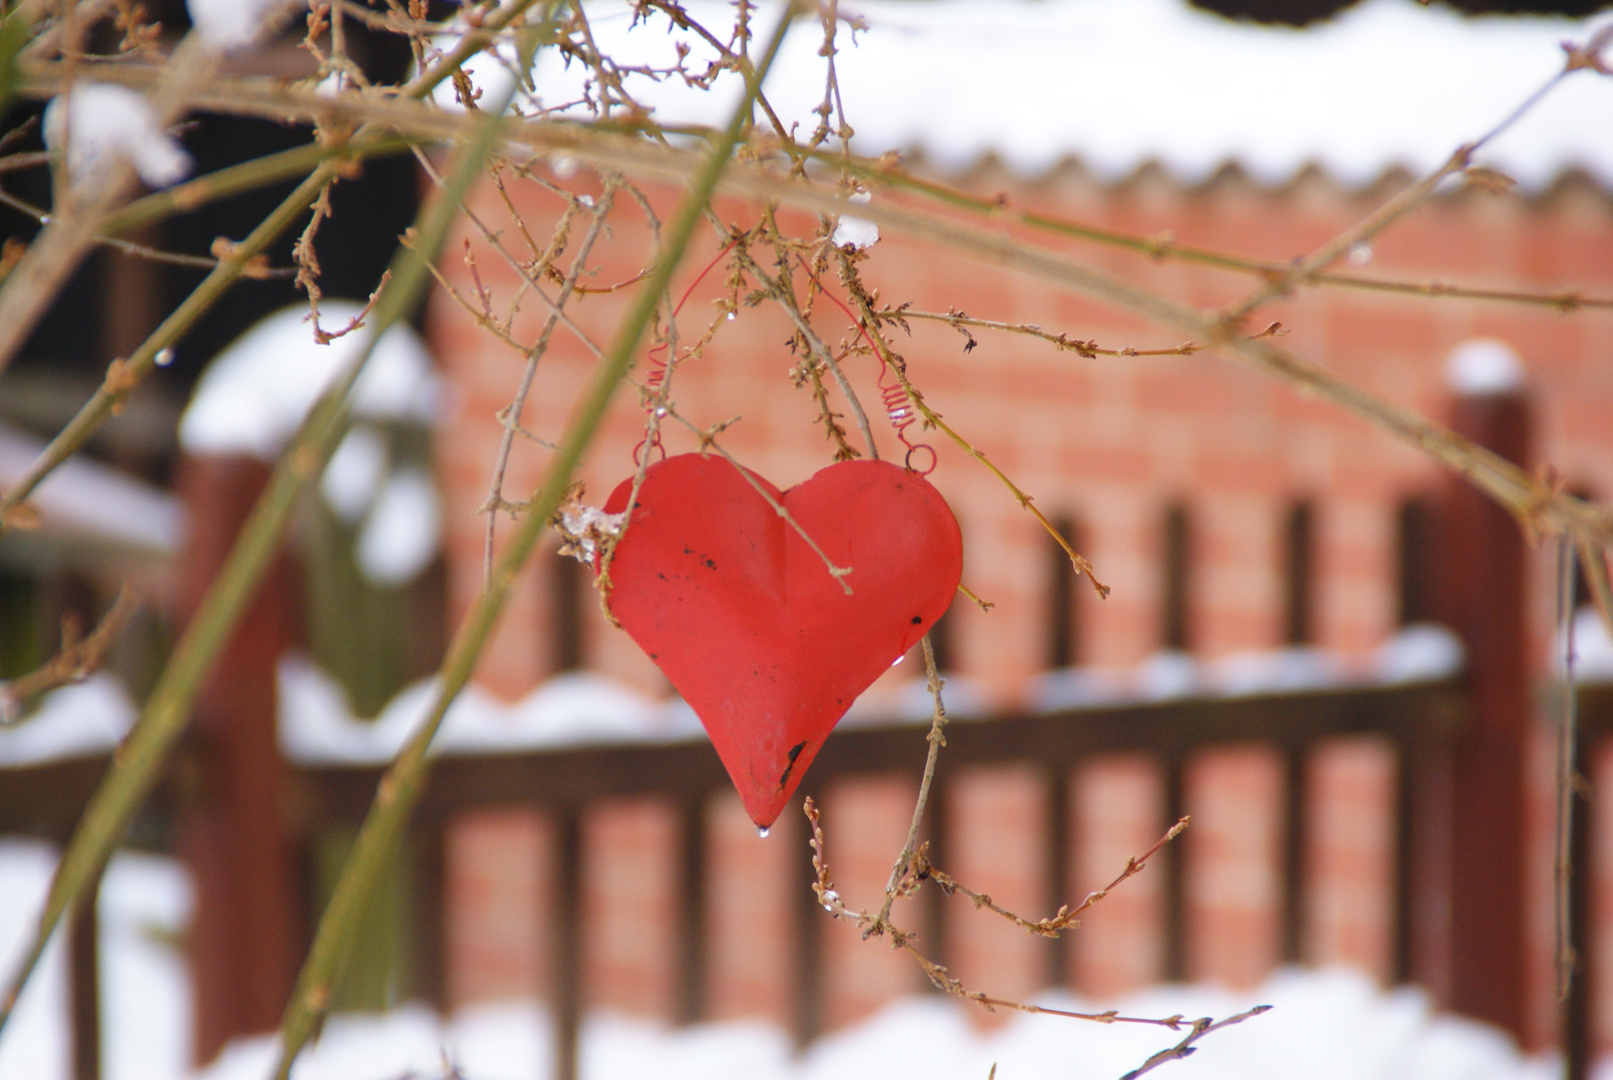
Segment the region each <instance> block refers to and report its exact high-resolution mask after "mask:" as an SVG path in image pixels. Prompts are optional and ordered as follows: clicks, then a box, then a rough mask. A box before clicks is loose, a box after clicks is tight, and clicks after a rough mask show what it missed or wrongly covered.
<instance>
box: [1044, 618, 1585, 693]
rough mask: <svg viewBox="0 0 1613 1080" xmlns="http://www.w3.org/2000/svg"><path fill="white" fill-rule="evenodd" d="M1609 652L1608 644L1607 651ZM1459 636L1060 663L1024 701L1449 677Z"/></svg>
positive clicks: (1436, 632) (1431, 630) (1404, 635)
mask: <svg viewBox="0 0 1613 1080" xmlns="http://www.w3.org/2000/svg"><path fill="white" fill-rule="evenodd" d="M1610 653H1613V649H1610ZM1464 656H1465V652H1464V650H1463V648H1462V642H1461V639H1460V638H1458V637H1457V636H1456V635H1455V634H1454V633H1452V632H1451V631H1450V630H1448V629H1446V628H1445V627H1443V626H1434V625H1417V626H1408V627H1406V628H1405V629H1403V630H1401V631H1400V632H1399V633H1397V634H1395V635H1394V636H1393V637H1391V638H1389V639H1388V640H1386V641H1385V642H1384V643H1383V644H1382V645H1380V646H1379V647H1378V648H1377V649H1376V650H1374V651H1373V652H1372V653H1371V654H1369V655H1367V656H1365V657H1359V656H1350V655H1346V654H1344V653H1339V652H1334V651H1331V650H1327V649H1318V648H1311V647H1295V648H1286V649H1268V650H1256V651H1249V652H1238V653H1232V654H1231V655H1228V656H1223V657H1219V658H1217V659H1214V660H1201V659H1199V658H1198V657H1195V656H1193V655H1192V654H1190V653H1184V652H1176V651H1171V650H1166V651H1162V652H1157V653H1154V654H1153V655H1152V656H1149V657H1148V658H1147V659H1146V660H1144V661H1143V662H1142V663H1140V664H1137V665H1136V666H1134V667H1131V668H1092V667H1079V668H1065V669H1063V670H1059V671H1047V672H1043V673H1042V674H1040V675H1038V676H1036V677H1035V678H1034V679H1033V680H1031V683H1030V689H1029V692H1028V693H1027V695H1026V697H1027V701H1028V702H1029V704H1030V706H1031V708H1033V709H1036V710H1038V711H1041V712H1057V711H1060V710H1064V709H1085V708H1101V707H1103V706H1107V705H1121V704H1128V703H1132V702H1138V701H1167V700H1171V699H1175V698H1184V697H1241V696H1247V695H1253V694H1290V693H1298V692H1302V691H1309V690H1328V689H1342V688H1347V687H1361V686H1374V685H1385V686H1387V685H1398V684H1402V683H1411V682H1433V681H1437V680H1440V679H1448V678H1451V677H1452V676H1454V675H1456V674H1458V673H1459V672H1460V671H1461V670H1462V664H1463V662H1464ZM1609 664H1610V669H1613V655H1610V659H1609Z"/></svg>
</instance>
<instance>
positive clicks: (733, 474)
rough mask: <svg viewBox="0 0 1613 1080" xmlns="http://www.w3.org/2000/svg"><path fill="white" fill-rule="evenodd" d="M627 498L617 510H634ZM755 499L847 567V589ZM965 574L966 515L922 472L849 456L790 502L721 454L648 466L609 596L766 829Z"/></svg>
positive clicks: (613, 500)
mask: <svg viewBox="0 0 1613 1080" xmlns="http://www.w3.org/2000/svg"><path fill="white" fill-rule="evenodd" d="M747 472H748V470H747ZM752 481H754V485H753V483H752ZM632 486H633V485H632V481H631V480H624V481H623V482H622V483H621V484H620V485H618V486H617V488H616V490H615V491H614V492H612V493H611V497H610V499H609V500H608V501H607V502H606V504H605V511H606V512H607V513H613V514H615V513H621V512H622V511H623V510H625V509H626V508H627V499H628V495H629V493H630V492H631V490H632ZM758 487H760V488H761V489H762V491H765V492H767V494H768V496H770V497H771V498H772V499H773V500H774V501H775V502H777V503H778V504H780V505H782V506H783V507H784V508H785V509H786V510H787V511H788V512H789V515H790V517H791V518H793V519H794V520H795V522H796V523H797V524H799V525H800V526H801V529H803V530H805V532H806V533H807V535H808V536H810V537H811V538H812V539H813V541H814V542H815V543H816V544H817V545H818V547H819V548H821V549H822V551H823V554H824V555H826V556H827V557H828V558H829V559H830V560H831V561H833V562H834V564H835V565H836V566H839V567H850V568H851V572H850V573H849V574H847V575H846V576H845V579H844V580H845V582H846V584H847V585H849V586H850V587H851V592H850V594H847V592H846V591H845V589H843V588H842V587H841V585H840V583H839V581H837V580H836V579H835V578H834V577H833V576H832V575H831V574H830V573H829V569H828V567H827V566H825V565H824V561H823V558H822V557H820V556H819V555H818V553H817V552H815V551H813V550H812V548H811V547H810V546H809V545H808V544H807V543H806V541H805V540H803V539H802V537H801V534H800V532H799V531H797V530H796V529H795V528H794V527H792V526H791V524H790V523H789V522H788V521H786V520H784V518H782V517H781V516H780V515H779V514H778V513H777V512H776V511H775V510H774V508H773V507H772V506H771V505H769V504H768V501H767V499H766V498H764V497H763V496H762V495H761V494H760V492H758V490H757V488H758ZM962 573H963V540H962V536H961V534H960V533H959V530H958V522H957V519H956V518H955V517H953V515H952V510H951V508H950V507H948V506H947V504H946V500H945V499H943V498H942V497H941V493H940V492H938V491H936V490H935V488H934V487H932V486H931V485H930V483H929V482H928V481H926V480H925V479H924V478H923V477H921V476H919V475H918V474H917V473H913V472H910V471H908V470H906V469H903V468H901V467H900V466H897V465H893V464H891V463H889V462H883V461H846V462H841V463H839V464H836V465H831V466H829V467H828V468H826V469H823V470H821V471H820V472H818V473H817V474H816V475H814V476H813V477H812V478H811V479H809V480H807V481H806V482H804V483H802V484H799V485H797V486H796V487H793V488H791V489H790V490H788V491H785V492H780V491H779V490H778V488H776V487H774V486H773V485H772V484H770V483H768V482H767V481H766V480H764V479H762V478H761V477H760V476H757V475H756V474H755V473H750V479H749V480H747V479H746V476H745V475H743V474H742V473H741V472H740V470H739V469H738V468H737V467H736V466H734V465H732V464H730V463H729V462H728V461H727V460H725V459H723V458H720V457H706V456H702V455H700V454H682V455H678V456H676V457H670V458H667V459H666V460H664V461H661V462H658V463H656V464H655V465H652V466H650V468H649V469H648V470H647V471H646V473H645V477H644V483H643V485H642V486H641V487H640V488H639V493H638V500H637V502H635V503H634V506H633V513H632V516H631V517H630V518H629V519H628V524H627V528H626V531H625V532H623V534H622V538H621V540H620V542H619V543H618V544H617V546H616V554H615V556H614V559H613V561H612V562H611V590H610V594H609V598H608V601H607V602H608V604H609V607H610V610H611V614H613V615H614V616H615V617H616V619H617V621H618V622H620V623H621V625H622V628H623V629H625V630H626V631H627V633H628V635H629V636H631V637H632V639H633V640H634V641H635V642H637V643H638V645H639V647H640V648H642V649H643V650H644V651H645V652H646V653H648V654H649V657H650V659H651V660H653V661H654V662H655V663H656V665H657V666H658V667H659V668H660V669H661V670H662V671H663V672H664V673H665V674H666V677H667V678H668V679H670V680H671V682H672V685H673V686H674V687H676V688H677V690H678V693H680V694H682V695H683V699H684V700H685V701H687V702H688V703H689V705H690V707H691V708H693V709H694V711H695V714H696V715H697V716H699V717H700V722H701V723H702V724H704V725H705V728H706V732H707V734H708V735H710V736H711V742H712V745H713V746H715V747H716V749H717V755H718V756H719V757H720V758H721V759H722V763H723V765H724V767H725V768H727V770H728V775H729V776H730V777H731V778H732V779H733V781H734V786H735V787H736V788H738V789H739V795H740V798H741V799H742V800H743V801H744V804H745V809H746V811H747V812H748V813H749V814H750V816H751V820H753V821H754V822H756V824H757V826H759V827H761V828H767V827H768V826H770V825H772V824H773V822H774V820H775V819H777V817H778V815H779V813H780V811H782V810H783V808H784V804H785V803H786V802H787V801H788V800H789V798H790V796H791V795H792V794H793V793H794V791H795V789H796V786H797V785H799V784H800V782H801V777H802V775H803V774H804V773H805V772H806V770H807V766H809V765H810V764H811V763H812V759H813V758H814V757H816V756H817V753H818V749H819V747H821V746H822V745H823V741H824V739H826V738H827V737H828V735H829V732H830V731H831V730H832V729H833V728H834V726H835V724H837V723H838V722H839V721H840V718H841V717H842V716H844V715H845V712H846V710H847V709H848V708H849V707H850V706H851V703H852V701H853V700H855V699H856V697H857V695H858V694H860V693H862V692H863V691H864V690H866V689H867V688H868V686H869V684H871V683H872V682H873V681H874V680H875V679H877V678H878V677H879V676H880V674H882V673H883V672H884V671H886V670H888V669H889V668H890V667H891V665H892V664H894V663H895V662H896V661H897V660H898V659H900V658H901V656H902V655H903V654H904V653H906V652H907V650H908V649H910V648H912V647H913V645H914V644H915V643H916V642H917V641H918V640H919V638H921V637H923V636H924V633H925V632H926V631H927V630H929V628H930V627H931V626H933V625H934V624H935V621H936V620H937V619H939V618H940V617H941V616H942V615H943V614H944V613H945V612H946V610H947V607H948V605H950V604H951V602H952V597H953V594H954V593H955V592H956V591H957V587H958V581H959V578H960V577H961V576H962Z"/></svg>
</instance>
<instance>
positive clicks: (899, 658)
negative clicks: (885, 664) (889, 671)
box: [891, 653, 907, 667]
mask: <svg viewBox="0 0 1613 1080" xmlns="http://www.w3.org/2000/svg"><path fill="white" fill-rule="evenodd" d="M906 659H907V654H906V653H903V654H902V655H901V656H898V657H897V658H896V659H895V660H894V661H893V662H892V663H891V667H895V666H896V665H897V664H900V663H901V662H902V661H903V660H906Z"/></svg>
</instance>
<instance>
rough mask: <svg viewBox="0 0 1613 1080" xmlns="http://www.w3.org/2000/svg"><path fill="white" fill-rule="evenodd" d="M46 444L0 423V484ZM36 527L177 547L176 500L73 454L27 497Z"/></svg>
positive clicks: (159, 550) (131, 544)
mask: <svg viewBox="0 0 1613 1080" xmlns="http://www.w3.org/2000/svg"><path fill="white" fill-rule="evenodd" d="M44 449H45V444H44V442H43V441H41V440H39V439H36V438H34V437H33V436H31V435H24V434H23V433H22V432H20V431H17V430H15V429H14V428H11V427H7V426H6V425H4V424H0V486H3V487H7V488H9V487H11V485H12V484H14V483H16V481H17V480H19V479H20V478H21V477H22V475H23V473H24V472H26V471H27V470H28V468H29V467H30V466H31V465H33V463H34V461H35V460H36V459H37V458H38V457H39V455H40V453H41V452H43V451H44ZM28 502H29V503H30V504H31V505H32V506H34V507H35V508H37V509H38V510H39V513H40V518H41V526H40V527H41V531H44V532H47V533H48V532H54V531H57V530H60V531H62V532H66V533H78V534H81V535H85V536H88V537H91V538H94V539H97V540H102V541H110V542H112V543H114V544H118V545H121V546H124V547H128V548H132V549H135V550H137V551H140V552H144V553H147V554H153V555H170V554H172V553H173V552H174V551H176V550H177V549H178V547H179V534H180V529H181V526H182V524H183V521H184V513H183V510H182V508H181V507H180V504H179V502H178V500H176V499H174V498H173V497H172V496H170V495H167V494H165V493H164V492H162V491H160V490H159V489H157V488H155V487H152V486H151V485H150V484H147V483H145V482H143V481H140V480H136V479H135V478H134V477H132V476H126V475H124V474H123V473H120V472H118V471H117V470H116V469H110V468H107V467H106V466H105V465H101V464H99V463H97V462H95V461H92V460H90V459H89V458H86V457H84V456H83V455H77V454H76V455H74V456H73V457H70V458H68V459H67V460H66V461H65V462H63V463H62V464H61V465H58V466H57V467H56V469H55V470H54V471H53V472H52V473H51V474H50V475H49V476H47V477H46V478H45V479H44V481H43V482H42V483H41V484H40V485H39V486H38V487H37V488H35V489H34V493H33V494H32V495H30V496H28Z"/></svg>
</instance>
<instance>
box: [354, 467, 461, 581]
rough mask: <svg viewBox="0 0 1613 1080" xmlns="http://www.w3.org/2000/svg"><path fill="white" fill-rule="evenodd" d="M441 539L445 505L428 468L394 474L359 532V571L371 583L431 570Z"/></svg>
mask: <svg viewBox="0 0 1613 1080" xmlns="http://www.w3.org/2000/svg"><path fill="white" fill-rule="evenodd" d="M441 540H442V503H441V502H440V501H439V500H438V498H437V487H436V485H435V484H433V483H432V481H431V477H430V476H428V475H426V473H425V471H424V470H423V469H416V468H405V469H399V470H397V471H396V472H394V473H393V474H392V475H391V476H390V477H389V478H388V479H387V481H386V484H385V485H384V486H383V487H382V488H381V492H380V494H379V495H378V496H377V497H376V499H375V505H374V506H373V507H371V508H370V516H369V517H368V518H366V519H365V521H364V528H363V529H361V530H360V531H359V534H358V545H357V549H356V554H357V556H358V565H359V569H360V570H362V571H363V572H364V576H365V577H367V578H369V579H370V580H371V581H374V582H377V583H378V584H382V585H401V584H404V583H406V582H409V581H412V580H414V578H415V577H416V576H417V575H418V574H419V573H420V571H422V570H424V569H425V568H426V565H427V564H428V563H430V562H431V560H432V557H433V556H434V555H436V554H437V548H438V546H439V544H440V542H441Z"/></svg>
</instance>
